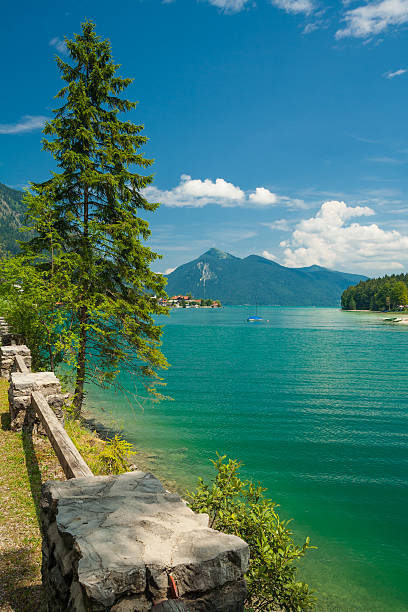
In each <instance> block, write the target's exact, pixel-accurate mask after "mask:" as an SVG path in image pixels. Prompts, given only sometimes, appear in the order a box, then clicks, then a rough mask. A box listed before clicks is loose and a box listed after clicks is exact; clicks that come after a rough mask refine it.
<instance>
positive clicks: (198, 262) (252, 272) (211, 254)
mask: <svg viewBox="0 0 408 612" xmlns="http://www.w3.org/2000/svg"><path fill="white" fill-rule="evenodd" d="M366 279H367V277H366V276H361V275H358V274H348V273H346V272H336V271H334V270H328V269H327V268H322V267H320V266H309V267H307V268H285V266H281V265H279V264H278V263H276V262H275V261H270V260H269V259H265V258H264V257H260V256H259V255H249V256H248V257H245V258H244V259H240V258H239V257H235V256H234V255H230V254H229V253H224V252H223V251H219V250H218V249H210V250H209V251H207V252H206V253H204V254H203V255H201V256H200V257H198V258H197V259H194V261H190V262H188V263H186V264H184V265H182V266H179V267H178V268H176V269H175V270H174V271H173V272H172V273H171V274H169V276H168V284H167V287H166V291H167V293H168V295H170V296H171V295H179V294H183V295H186V294H188V293H191V295H192V296H193V297H196V298H213V299H219V300H221V302H222V303H223V304H255V303H256V302H257V303H258V304H274V305H280V306H337V305H338V304H339V301H340V296H341V294H342V292H343V291H344V290H345V289H346V288H347V287H349V286H350V285H354V284H356V283H358V282H359V281H360V280H366Z"/></svg>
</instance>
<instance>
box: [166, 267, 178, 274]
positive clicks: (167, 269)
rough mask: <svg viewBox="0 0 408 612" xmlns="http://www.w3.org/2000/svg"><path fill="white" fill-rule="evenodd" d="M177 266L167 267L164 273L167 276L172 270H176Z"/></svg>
mask: <svg viewBox="0 0 408 612" xmlns="http://www.w3.org/2000/svg"><path fill="white" fill-rule="evenodd" d="M175 269H176V268H166V269H165V271H164V275H165V276H167V275H168V274H171V273H172V272H174V270H175Z"/></svg>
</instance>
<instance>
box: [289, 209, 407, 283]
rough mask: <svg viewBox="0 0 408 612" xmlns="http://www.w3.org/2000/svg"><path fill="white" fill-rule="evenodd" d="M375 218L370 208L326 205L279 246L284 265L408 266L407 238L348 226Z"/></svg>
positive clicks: (374, 228) (372, 227) (359, 268)
mask: <svg viewBox="0 0 408 612" xmlns="http://www.w3.org/2000/svg"><path fill="white" fill-rule="evenodd" d="M373 214H375V213H374V211H373V210H372V209H371V208H369V207H367V206H354V207H352V206H347V204H345V203H344V202H338V201H331V202H325V203H324V204H323V205H322V206H321V208H320V210H319V211H318V212H317V214H316V215H315V216H314V217H311V218H310V219H304V220H303V221H301V222H300V223H299V224H298V225H297V227H296V229H295V231H294V232H293V233H292V235H291V237H290V238H289V240H284V241H283V242H281V243H280V246H281V247H283V248H284V249H285V250H284V255H285V265H287V266H290V267H302V266H310V265H313V264H317V265H321V266H325V267H328V268H338V269H342V270H355V271H363V270H367V271H369V272H370V273H372V271H373V270H389V271H392V270H398V269H401V267H402V266H403V264H402V262H403V261H405V262H406V263H408V236H404V235H402V234H401V233H400V232H398V231H396V230H390V231H388V230H383V229H381V228H380V227H379V226H378V225H377V224H376V223H371V224H369V225H363V224H360V223H356V222H353V223H347V222H348V221H349V220H350V219H352V218H353V217H362V216H370V215H373Z"/></svg>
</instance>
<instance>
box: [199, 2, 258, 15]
mask: <svg viewBox="0 0 408 612" xmlns="http://www.w3.org/2000/svg"><path fill="white" fill-rule="evenodd" d="M208 1H209V3H210V4H212V5H213V6H216V7H217V8H219V9H221V10H222V11H223V12H224V13H239V11H242V9H244V8H245V5H246V4H248V2H249V0H208Z"/></svg>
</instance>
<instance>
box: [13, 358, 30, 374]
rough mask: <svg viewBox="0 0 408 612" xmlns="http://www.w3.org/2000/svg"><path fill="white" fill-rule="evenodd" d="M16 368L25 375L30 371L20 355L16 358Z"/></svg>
mask: <svg viewBox="0 0 408 612" xmlns="http://www.w3.org/2000/svg"><path fill="white" fill-rule="evenodd" d="M14 368H15V371H16V372H22V373H23V374H27V373H28V372H29V371H30V370H29V369H28V368H27V366H26V364H25V362H24V359H23V358H22V356H21V355H18V354H16V355H15V356H14Z"/></svg>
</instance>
